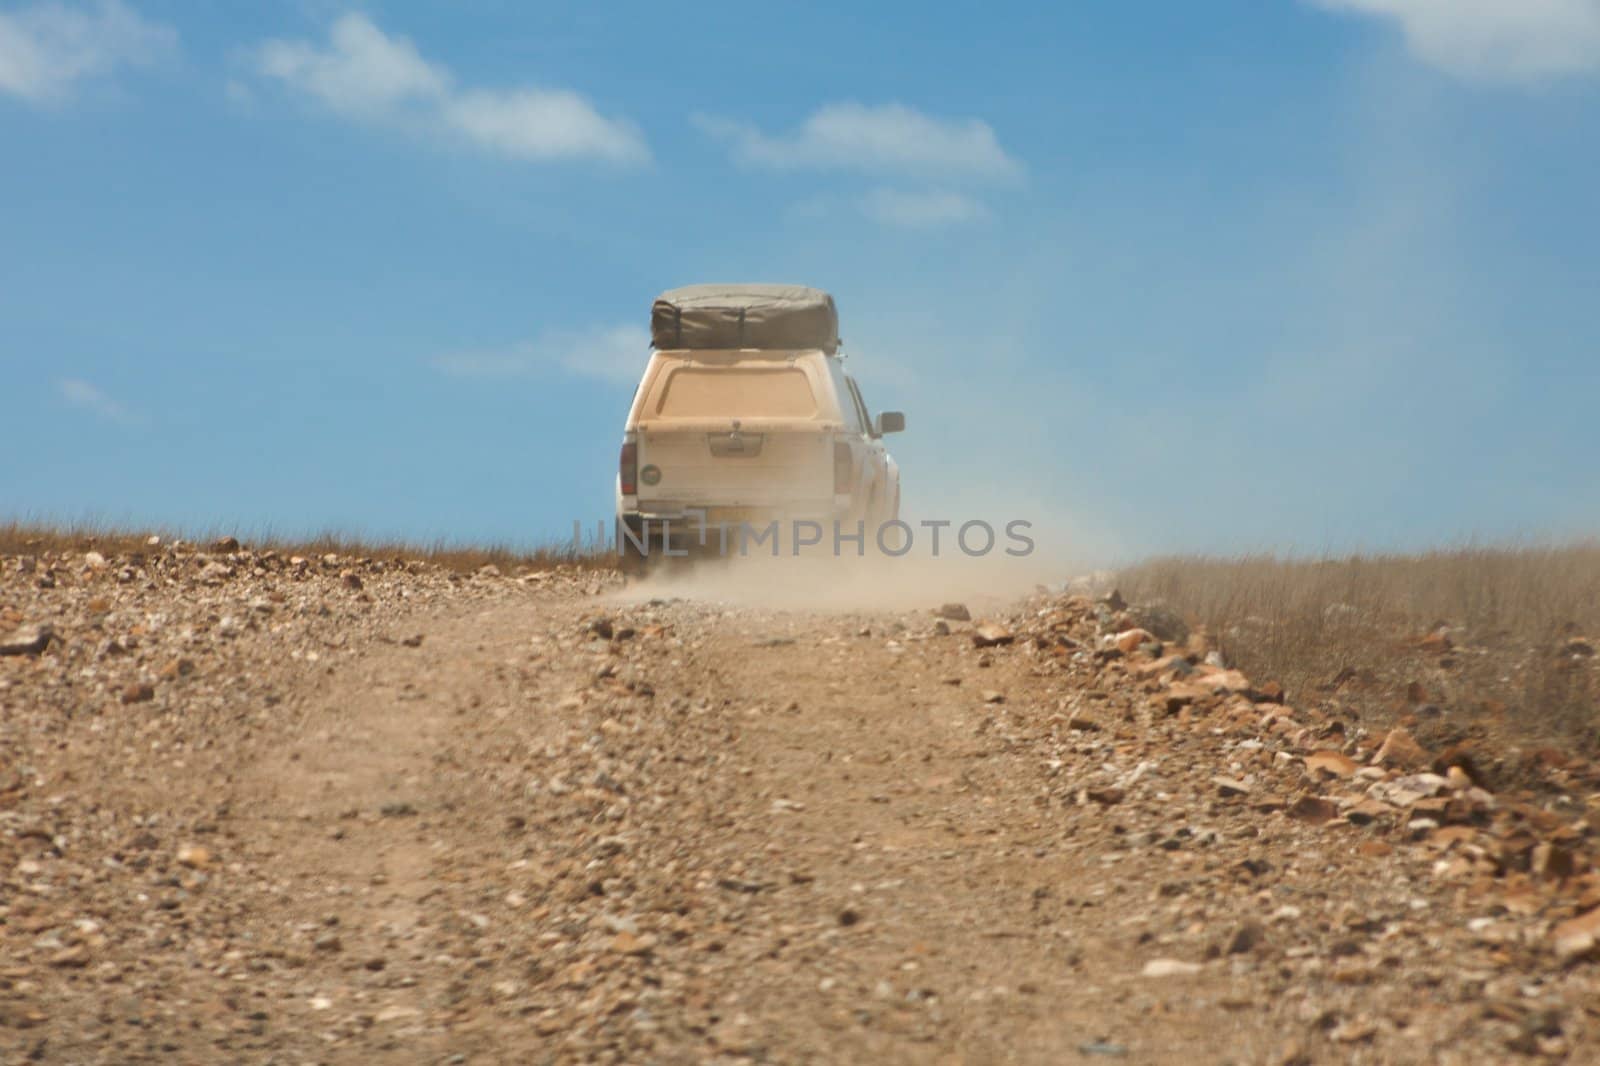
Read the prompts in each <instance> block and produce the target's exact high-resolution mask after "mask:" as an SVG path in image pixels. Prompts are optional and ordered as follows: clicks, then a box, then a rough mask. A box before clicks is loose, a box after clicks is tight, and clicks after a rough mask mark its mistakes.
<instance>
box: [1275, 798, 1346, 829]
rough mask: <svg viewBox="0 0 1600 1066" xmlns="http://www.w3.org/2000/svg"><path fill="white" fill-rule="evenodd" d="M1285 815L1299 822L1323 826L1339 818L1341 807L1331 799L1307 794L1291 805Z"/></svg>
mask: <svg viewBox="0 0 1600 1066" xmlns="http://www.w3.org/2000/svg"><path fill="white" fill-rule="evenodd" d="M1285 813H1286V814H1288V815H1289V817H1290V818H1293V819H1294V820H1295V821H1297V822H1308V823H1310V824H1311V825H1323V824H1324V823H1327V822H1331V821H1333V820H1334V819H1335V818H1337V817H1339V805H1338V804H1337V803H1335V802H1333V801H1332V800H1330V799H1324V798H1323V797H1321V796H1312V795H1309V794H1307V795H1304V796H1301V797H1300V798H1299V799H1297V800H1295V801H1294V802H1293V803H1291V804H1290V805H1289V808H1288V810H1287V811H1286V812H1285Z"/></svg>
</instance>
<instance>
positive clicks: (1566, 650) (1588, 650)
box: [1561, 637, 1594, 659]
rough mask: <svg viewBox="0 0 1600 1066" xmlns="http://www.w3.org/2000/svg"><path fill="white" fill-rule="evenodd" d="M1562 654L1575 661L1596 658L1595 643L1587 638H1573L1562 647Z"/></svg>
mask: <svg viewBox="0 0 1600 1066" xmlns="http://www.w3.org/2000/svg"><path fill="white" fill-rule="evenodd" d="M1561 654H1562V655H1567V656H1571V657H1572V658H1574V659H1592V658H1594V642H1593V641H1591V640H1589V639H1588V638H1587V637H1573V638H1572V639H1571V640H1569V641H1567V642H1566V643H1565V644H1564V645H1562V647H1561Z"/></svg>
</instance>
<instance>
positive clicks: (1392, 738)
mask: <svg viewBox="0 0 1600 1066" xmlns="http://www.w3.org/2000/svg"><path fill="white" fill-rule="evenodd" d="M1373 761H1374V762H1376V763H1377V764H1378V765H1381V766H1398V767H1399V768H1400V769H1402V770H1416V769H1420V768H1421V767H1423V766H1426V765H1428V753H1427V752H1426V751H1424V750H1423V748H1422V745H1421V744H1418V743H1417V742H1416V740H1415V739H1414V738H1413V737H1412V736H1411V734H1410V733H1409V732H1408V731H1406V730H1404V729H1391V730H1389V734H1388V736H1386V737H1384V738H1383V745H1382V746H1381V747H1380V748H1379V749H1378V755H1377V757H1376V759H1374V760H1373Z"/></svg>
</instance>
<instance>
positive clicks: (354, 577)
mask: <svg viewBox="0 0 1600 1066" xmlns="http://www.w3.org/2000/svg"><path fill="white" fill-rule="evenodd" d="M339 583H340V584H342V585H343V586H344V587H345V588H347V589H350V590H352V591H358V590H360V588H361V575H360V574H358V573H356V572H355V571H354V570H341V571H339Z"/></svg>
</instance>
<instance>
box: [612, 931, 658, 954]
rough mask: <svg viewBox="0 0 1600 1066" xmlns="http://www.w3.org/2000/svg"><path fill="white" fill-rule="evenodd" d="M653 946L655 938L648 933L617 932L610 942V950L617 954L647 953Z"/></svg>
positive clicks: (654, 945)
mask: <svg viewBox="0 0 1600 1066" xmlns="http://www.w3.org/2000/svg"><path fill="white" fill-rule="evenodd" d="M655 948H656V938H655V937H654V936H652V935H650V934H649V933H644V934H636V933H628V932H622V933H618V934H617V935H616V936H615V937H613V938H612V940H611V944H610V950H611V951H613V952H614V953H616V954H618V955H634V956H638V955H648V954H650V953H651V952H652V951H654V950H655Z"/></svg>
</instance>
